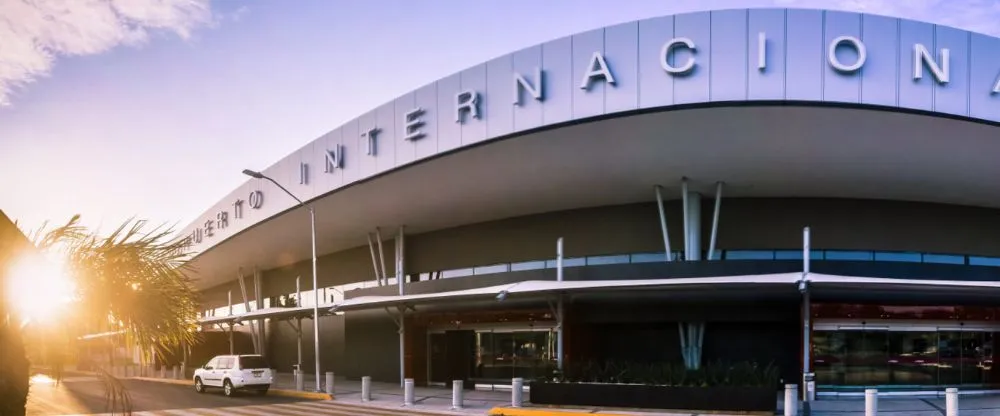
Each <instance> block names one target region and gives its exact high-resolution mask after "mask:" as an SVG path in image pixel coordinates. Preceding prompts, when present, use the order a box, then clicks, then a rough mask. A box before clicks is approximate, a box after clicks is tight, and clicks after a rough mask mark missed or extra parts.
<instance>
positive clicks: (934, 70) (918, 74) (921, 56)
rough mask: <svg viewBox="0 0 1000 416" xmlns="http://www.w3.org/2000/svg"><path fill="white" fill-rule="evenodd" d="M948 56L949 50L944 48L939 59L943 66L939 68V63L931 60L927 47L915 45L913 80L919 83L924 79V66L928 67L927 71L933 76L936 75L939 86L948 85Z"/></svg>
mask: <svg viewBox="0 0 1000 416" xmlns="http://www.w3.org/2000/svg"><path fill="white" fill-rule="evenodd" d="M948 54H949V51H948V49H947V48H942V49H941V51H940V52H938V57H939V58H940V60H941V65H940V66H938V62H935V61H934V59H932V58H931V53H930V52H928V51H927V47H926V46H924V45H921V44H919V43H917V44H914V45H913V80H914V81H917V80H920V79H921V78H923V77H924V65H927V69H930V70H931V74H933V75H934V79H936V80H937V82H938V84H947V83H948V68H949V65H948Z"/></svg>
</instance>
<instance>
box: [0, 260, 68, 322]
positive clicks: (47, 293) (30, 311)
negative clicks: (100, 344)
mask: <svg viewBox="0 0 1000 416" xmlns="http://www.w3.org/2000/svg"><path fill="white" fill-rule="evenodd" d="M75 293H76V285H75V282H74V281H73V279H72V278H71V277H70V274H69V273H68V270H67V267H66V263H65V262H64V261H61V259H58V258H54V257H52V256H44V255H41V254H29V255H23V256H21V257H20V258H19V259H18V260H16V261H15V262H14V263H13V265H12V267H11V269H10V270H9V273H8V275H7V282H6V284H5V295H6V296H5V297H6V300H7V304H8V305H11V306H12V307H13V309H14V311H16V312H17V314H18V316H19V317H20V318H21V319H24V320H30V321H33V322H51V321H53V320H55V319H58V318H59V317H60V314H62V313H63V312H64V311H65V308H66V306H67V305H68V304H69V303H70V302H72V301H73V299H74V296H75Z"/></svg>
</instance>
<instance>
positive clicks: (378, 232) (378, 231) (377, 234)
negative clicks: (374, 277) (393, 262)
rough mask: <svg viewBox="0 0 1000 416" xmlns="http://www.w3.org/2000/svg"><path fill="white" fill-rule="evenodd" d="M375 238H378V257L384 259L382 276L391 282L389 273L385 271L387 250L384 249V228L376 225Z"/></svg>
mask: <svg viewBox="0 0 1000 416" xmlns="http://www.w3.org/2000/svg"><path fill="white" fill-rule="evenodd" d="M375 238H376V239H377V240H378V258H379V259H380V260H381V261H382V278H383V279H385V284H386V285H388V284H389V275H388V274H386V273H385V252H384V251H383V250H382V230H381V229H380V228H379V227H375Z"/></svg>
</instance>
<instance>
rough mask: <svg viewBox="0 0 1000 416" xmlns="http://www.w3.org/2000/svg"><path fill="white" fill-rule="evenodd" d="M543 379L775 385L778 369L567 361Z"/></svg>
mask: <svg viewBox="0 0 1000 416" xmlns="http://www.w3.org/2000/svg"><path fill="white" fill-rule="evenodd" d="M548 374H550V375H549V376H546V377H542V378H541V380H543V381H554V382H562V383H609V384H647V385H658V386H674V387H716V386H732V387H775V386H777V385H778V380H779V369H778V367H776V366H774V365H773V364H771V363H768V364H767V365H760V364H758V363H756V362H737V363H726V362H722V361H716V362H710V363H706V364H705V365H703V366H701V368H699V369H697V370H689V369H687V368H685V367H684V365H683V364H680V363H663V362H661V363H637V362H629V361H620V360H617V361H616V360H608V361H603V362H597V361H586V362H582V363H568V365H567V366H566V368H565V369H564V372H563V373H559V372H558V371H555V370H552V371H549V372H548Z"/></svg>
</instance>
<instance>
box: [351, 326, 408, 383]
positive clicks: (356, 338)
mask: <svg viewBox="0 0 1000 416" xmlns="http://www.w3.org/2000/svg"><path fill="white" fill-rule="evenodd" d="M345 317H346V318H347V319H346V321H347V325H346V329H347V334H348V338H349V342H347V351H346V353H347V357H349V359H348V360H347V362H345V363H344V364H345V366H346V367H345V372H344V374H345V375H346V376H348V377H351V378H361V377H362V376H371V378H372V380H375V381H387V382H398V381H399V333H398V332H397V329H396V324H395V323H394V322H393V321H392V319H391V318H390V317H389V314H388V313H386V311H384V310H381V309H379V310H374V311H358V312H351V313H349V314H346V315H345Z"/></svg>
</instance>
